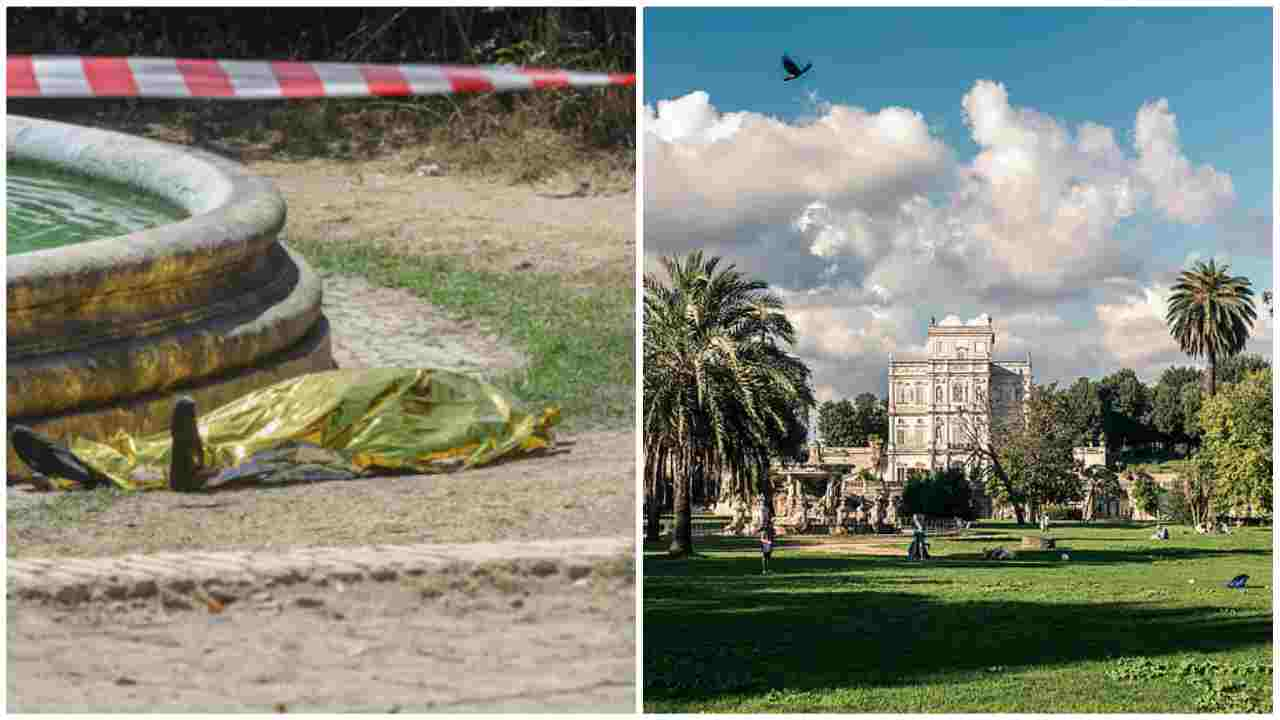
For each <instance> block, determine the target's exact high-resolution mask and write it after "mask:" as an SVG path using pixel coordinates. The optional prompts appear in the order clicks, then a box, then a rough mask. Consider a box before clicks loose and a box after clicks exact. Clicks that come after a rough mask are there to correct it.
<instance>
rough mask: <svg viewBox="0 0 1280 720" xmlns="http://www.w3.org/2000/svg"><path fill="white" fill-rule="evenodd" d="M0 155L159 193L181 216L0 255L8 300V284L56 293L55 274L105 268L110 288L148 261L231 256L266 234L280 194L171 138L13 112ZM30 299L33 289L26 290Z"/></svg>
mask: <svg viewBox="0 0 1280 720" xmlns="http://www.w3.org/2000/svg"><path fill="white" fill-rule="evenodd" d="M6 121H7V122H6V139H7V143H8V144H7V151H6V152H7V156H8V158H9V159H10V160H24V161H31V162H36V163H41V164H46V165H53V166H56V167H59V168H62V169H65V170H69V171H72V172H75V173H78V174H81V175H87V176H89V177H97V178H102V179H106V180H112V181H115V182H119V183H123V184H125V185H128V186H130V187H132V188H134V189H137V190H140V191H143V192H149V193H153V194H156V195H159V196H161V197H163V198H165V199H166V200H169V201H170V202H173V203H174V204H176V205H178V206H179V207H181V208H183V209H184V210H186V211H187V212H189V213H191V216H190V217H188V218H186V219H183V220H180V221H177V222H173V223H167V224H164V225H158V226H155V227H151V228H147V229H144V230H139V231H137V232H133V233H129V234H127V235H118V236H114V237H107V238H99V239H97V240H90V241H86V242H82V243H75V244H72V245H66V246H63V247H57V248H48V249H44V250H35V251H32V252H27V253H21V254H18V255H11V256H9V257H8V258H7V264H8V276H7V284H8V290H9V295H10V297H9V301H10V307H13V303H14V301H15V298H14V296H13V291H14V286H15V284H22V285H26V286H27V290H28V291H30V292H32V294H33V295H41V294H43V293H41V292H40V291H39V290H38V289H36V288H38V287H39V286H42V285H43V286H46V287H49V288H51V289H52V291H51V293H50V294H57V292H58V291H57V288H58V287H59V286H60V285H62V283H60V282H58V278H66V279H67V280H71V279H72V278H73V277H79V278H84V277H86V276H92V275H95V274H98V275H103V276H104V277H106V276H110V277H111V278H112V280H111V284H112V286H114V287H117V288H119V287H127V286H129V285H135V284H145V283H147V282H149V281H150V280H151V279H152V276H153V273H154V270H155V269H156V268H158V267H162V266H164V265H167V264H170V263H172V262H181V261H182V260H184V259H190V258H194V257H200V256H203V257H204V258H206V260H208V259H210V258H212V259H213V263H214V264H217V258H219V257H220V256H221V257H226V258H232V257H241V256H243V255H245V254H247V253H252V252H254V251H255V250H256V249H258V248H256V247H254V246H255V245H263V246H265V245H266V244H269V243H270V242H273V241H274V239H275V236H276V234H277V233H278V232H279V231H280V229H281V228H282V227H283V226H284V221H285V203H284V199H283V198H282V197H281V196H280V193H279V191H278V190H277V189H276V187H275V185H274V184H273V183H271V182H270V181H269V180H267V179H265V178H261V177H258V176H256V175H253V174H250V173H249V172H248V171H247V170H246V169H245V168H244V167H243V166H241V165H240V164H238V163H235V162H232V161H230V160H227V159H224V158H220V157H218V156H216V155H213V154H210V153H207V152H203V151H200V150H195V149H192V148H187V147H184V146H180V145H173V144H170V143H164V142H159V141H156V140H148V139H145V138H139V137H135V136H132V135H127V134H124V133H118V132H112V131H109V130H99V129H96V128H89V127H84V126H80V125H72V124H68V123H60V122H55V121H52V120H42V119H36V118H28V117H22V116H16V115H9V116H7V117H6ZM31 299H32V300H33V301H34V302H38V301H39V298H37V297H33V298H31Z"/></svg>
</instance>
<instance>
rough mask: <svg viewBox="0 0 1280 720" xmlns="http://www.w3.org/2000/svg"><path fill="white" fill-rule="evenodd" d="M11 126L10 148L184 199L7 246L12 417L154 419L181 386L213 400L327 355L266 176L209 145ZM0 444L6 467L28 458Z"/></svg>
mask: <svg viewBox="0 0 1280 720" xmlns="http://www.w3.org/2000/svg"><path fill="white" fill-rule="evenodd" d="M7 139H8V157H9V158H10V159H17V160H24V161H32V162H38V163H45V164H50V165H54V166H57V167H60V168H62V169H66V170H70V171H73V172H76V173H79V174H83V175H87V176H89V177H91V178H92V177H98V178H105V179H110V180H114V181H117V182H122V183H125V184H127V185H130V186H131V187H133V188H135V189H137V190H138V191H140V192H149V193H154V194H157V195H160V196H162V197H164V198H166V199H167V200H169V201H170V202H173V203H175V204H177V205H179V206H180V207H182V208H184V209H185V210H186V211H187V212H188V213H189V214H190V217H189V218H188V219H186V220H183V221H180V222H176V223H172V224H168V225H163V226H160V227H155V228H150V229H147V230H142V231H139V232H135V233H132V234H129V235H125V236H121V237H114V238H107V239H102V240H96V241H92V242H85V243H81V244H77V245H69V246H66V247H60V248H55V249H51V250H41V251H36V252H31V253H25V254H21V255H15V256H12V257H10V258H9V259H8V276H7V286H6V290H7V299H8V309H7V317H6V321H7V322H6V325H7V331H8V335H7V349H8V373H7V380H8V386H7V389H8V395H7V397H8V410H7V419H8V423H9V425H10V426H12V425H13V424H16V423H21V424H25V425H29V426H32V427H34V428H36V429H37V430H39V431H41V432H44V433H46V434H49V435H52V436H54V437H62V436H66V435H69V434H76V435H80V436H87V437H91V438H99V439H103V438H106V437H108V436H109V435H111V434H114V433H115V432H116V431H117V430H125V431H127V432H131V433H145V432H153V431H157V430H163V429H166V428H167V427H168V423H169V414H170V412H171V410H172V405H173V399H174V397H175V396H176V395H178V394H183V395H190V396H192V397H193V398H194V399H195V400H196V402H197V403H198V404H199V406H200V407H201V408H213V407H216V406H218V405H221V404H223V403H225V402H227V401H229V400H232V399H234V398H236V397H238V396H240V395H242V394H244V393H246V392H248V391H250V390H254V389H256V388H260V387H264V386H266V385H269V384H271V383H274V382H276V381H279V380H282V379H286V378H289V377H294V376H296V375H300V374H304V373H308V372H313V371H318V370H327V369H330V368H332V367H333V359H332V355H331V353H330V342H329V325H328V322H327V320H326V319H325V318H324V316H323V314H322V313H321V284H320V279H319V277H318V276H317V275H316V274H315V273H314V272H313V271H312V270H311V268H310V267H309V266H308V265H307V263H306V262H305V261H304V260H303V259H302V258H301V257H300V256H299V255H297V254H296V253H294V252H292V251H291V250H289V249H288V248H287V247H285V245H284V244H282V243H281V242H280V241H279V239H278V235H279V233H280V231H281V230H282V228H283V227H284V223H285V203H284V200H283V198H281V196H280V194H279V193H278V192H277V191H276V189H275V187H274V186H273V185H272V184H271V183H270V182H268V181H267V180H265V179H263V178H259V177H256V176H254V175H252V174H250V173H249V172H248V171H247V170H246V169H245V168H244V167H242V166H240V165H238V164H236V163H233V162H231V161H229V160H225V159H223V158H220V157H217V156H214V155H211V154H209V153H205V152H201V151H198V150H192V149H190V148H185V147H180V146H175V145H169V144H166V143H159V142H154V141H150V140H144V139H140V138H136V137H131V136H128V135H123V134H120V133H114V132H107V131H103V130H96V129H90V128H85V127H79V126H75V125H67V124H63V123H56V122H50V121H45V120H35V119H30V118H23V117H16V116H9V118H8V123H7ZM6 443H7V438H6ZM8 457H9V465H8V467H9V472H10V473H11V474H13V473H15V472H17V473H23V472H26V467H25V466H24V465H22V464H21V463H19V462H17V461H16V457H15V456H14V454H13V453H12V451H9V452H8Z"/></svg>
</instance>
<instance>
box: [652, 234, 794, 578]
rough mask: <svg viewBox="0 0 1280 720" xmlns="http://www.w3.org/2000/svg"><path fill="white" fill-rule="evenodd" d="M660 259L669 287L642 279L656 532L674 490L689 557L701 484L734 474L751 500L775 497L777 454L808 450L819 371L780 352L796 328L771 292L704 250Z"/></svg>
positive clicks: (679, 541) (676, 547)
mask: <svg viewBox="0 0 1280 720" xmlns="http://www.w3.org/2000/svg"><path fill="white" fill-rule="evenodd" d="M660 262H661V264H662V266H663V267H664V268H665V269H666V271H667V274H668V276H669V277H670V279H671V284H670V285H669V286H668V285H666V284H665V283H663V282H662V281H661V280H660V279H659V278H657V277H656V276H654V275H652V274H646V275H645V278H644V288H645V297H644V321H643V322H644V348H643V352H644V403H643V405H644V450H645V488H646V495H647V498H646V499H647V500H648V502H647V503H646V504H647V506H648V511H649V517H648V518H647V524H646V526H647V535H648V536H649V537H650V538H653V537H654V536H655V535H656V531H657V513H658V512H659V511H660V509H659V505H660V503H659V502H658V496H659V489H660V488H661V487H663V486H665V484H666V483H667V482H670V483H671V484H672V490H673V493H672V501H673V505H674V509H675V520H676V524H675V528H674V530H673V532H672V541H671V548H670V552H671V554H672V555H687V554H688V553H690V552H691V551H692V544H693V543H692V540H693V538H692V532H691V521H692V508H691V498H690V487H691V485H692V483H693V482H694V481H700V482H705V481H710V483H709V484H714V485H718V484H719V482H720V481H721V478H723V477H726V476H727V478H728V480H729V482H730V483H731V487H732V488H733V489H734V491H735V492H737V493H739V494H740V495H742V496H743V497H746V496H749V495H750V494H751V493H754V492H762V493H764V494H765V495H766V498H767V497H768V494H769V489H770V488H769V482H768V470H769V461H770V458H771V457H776V456H779V455H783V454H794V453H795V452H796V451H797V450H798V447H799V446H800V445H802V444H803V442H804V423H803V422H802V421H801V420H800V418H803V417H806V416H807V412H808V409H809V408H810V407H812V406H813V404H814V399H813V391H812V389H811V388H810V386H809V369H808V368H807V367H806V366H805V365H804V363H802V362H800V360H799V359H798V358H796V357H795V356H794V355H790V354H789V353H787V352H785V351H784V350H783V349H782V347H781V346H783V345H790V344H792V343H793V342H794V341H795V329H794V328H793V327H792V325H791V323H790V321H789V320H787V318H786V316H785V315H784V314H783V313H782V300H781V298H779V297H778V296H777V295H776V294H774V293H771V292H769V291H768V285H767V284H765V283H763V282H761V281H758V280H751V279H748V278H746V277H745V276H744V275H742V274H741V273H739V272H738V271H737V270H735V269H734V267H733V266H732V265H730V266H729V267H727V268H724V269H718V268H719V264H720V259H719V258H715V257H710V258H704V256H703V255H702V253H701V252H693V253H690V254H689V255H688V256H686V257H684V258H670V257H664V258H662V259H661V260H660ZM766 517H767V516H766Z"/></svg>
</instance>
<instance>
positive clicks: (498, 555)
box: [8, 538, 634, 603]
mask: <svg viewBox="0 0 1280 720" xmlns="http://www.w3.org/2000/svg"><path fill="white" fill-rule="evenodd" d="M633 548H634V542H633V541H632V540H631V539H630V538H586V539H577V540H558V541H534V542H507V543H471V544H463V545H374V546H367V547H359V546H356V547H315V548H295V549H291V550H285V551H270V552H263V551H259V552H199V553H193V552H168V553H154V554H151V555H125V556H122V557H105V558H58V559H45V558H40V559H27V560H15V559H10V560H9V563H8V565H9V569H8V585H9V591H10V593H11V594H16V596H17V597H19V598H22V599H37V598H39V599H54V600H57V601H59V602H62V603H78V602H85V601H88V600H92V599H111V600H119V599H124V598H142V597H152V596H154V595H156V594H158V593H161V592H164V591H170V592H175V593H181V594H185V593H188V592H190V591H191V589H192V588H194V587H195V586H197V585H200V586H210V585H225V586H234V585H246V586H257V585H262V586H266V587H272V586H274V585H277V584H293V583H299V582H310V583H312V584H316V585H325V584H327V583H329V582H335V581H341V582H356V581H360V580H366V579H368V580H394V579H396V578H397V577H400V576H402V575H404V576H410V577H415V576H420V575H426V574H431V573H437V572H443V571H449V572H456V571H458V570H466V569H468V568H474V567H478V566H483V565H485V564H489V563H515V566H516V568H517V569H518V570H521V571H525V572H527V573H528V574H531V575H534V576H536V577H549V576H552V575H556V574H560V575H564V576H565V577H566V578H567V579H569V580H577V579H579V578H582V577H585V576H587V575H590V574H591V570H592V564H593V563H595V562H599V561H601V560H609V559H616V558H618V557H619V556H622V555H629V554H630V553H632V552H633Z"/></svg>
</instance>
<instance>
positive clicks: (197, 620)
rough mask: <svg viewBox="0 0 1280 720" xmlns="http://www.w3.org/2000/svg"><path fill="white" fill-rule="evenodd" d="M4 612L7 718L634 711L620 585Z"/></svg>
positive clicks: (336, 592) (364, 589) (334, 592)
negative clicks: (213, 606) (212, 608)
mask: <svg viewBox="0 0 1280 720" xmlns="http://www.w3.org/2000/svg"><path fill="white" fill-rule="evenodd" d="M422 582H423V581H422V580H410V579H406V580H401V581H395V582H389V583H373V582H367V583H358V584H353V585H348V586H346V587H343V586H341V585H338V586H336V587H329V588H325V589H318V588H315V587H312V586H306V585H295V586H289V587H275V588H271V589H266V590H264V589H254V590H247V591H245V596H244V597H243V598H241V599H239V600H238V601H237V602H231V603H229V604H227V605H226V607H225V609H224V610H222V611H221V612H219V613H217V614H214V613H212V612H209V611H207V610H206V609H203V608H201V609H198V610H173V609H167V608H166V607H165V606H164V605H163V604H161V602H160V601H159V600H158V599H154V600H138V601H134V603H133V604H127V603H125V602H116V603H109V604H107V603H98V604H91V605H81V606H78V607H75V608H63V607H60V606H58V605H53V604H49V605H38V604H31V603H26V604H21V605H20V604H19V603H18V602H17V601H15V600H13V599H10V600H9V604H8V641H9V659H8V680H7V682H8V698H9V699H8V710H9V712H32V711H41V712H48V711H54V712H84V711H92V712H103V711H111V712H120V711H132V712H155V711H169V712H272V711H276V712H280V711H289V712H295V711H313V712H314V711H324V712H343V711H356V712H461V711H485V712H546V711H552V712H572V711H592V712H633V711H634V708H635V682H634V677H635V595H634V593H635V584H634V578H633V577H632V576H630V575H629V574H628V575H625V576H617V577H611V578H610V577H603V578H596V577H592V578H590V579H588V578H584V579H582V580H579V581H577V582H575V583H572V584H565V583H564V582H563V581H557V582H556V583H555V584H550V583H547V582H541V585H542V586H540V581H537V580H533V579H526V580H523V581H520V582H516V583H504V584H502V585H501V586H476V584H475V583H468V582H455V583H453V584H452V585H453V587H450V588H449V589H448V590H446V591H445V592H443V593H442V592H440V591H439V590H435V589H431V588H425V587H422V586H420V585H419V584H418V583H422Z"/></svg>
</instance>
